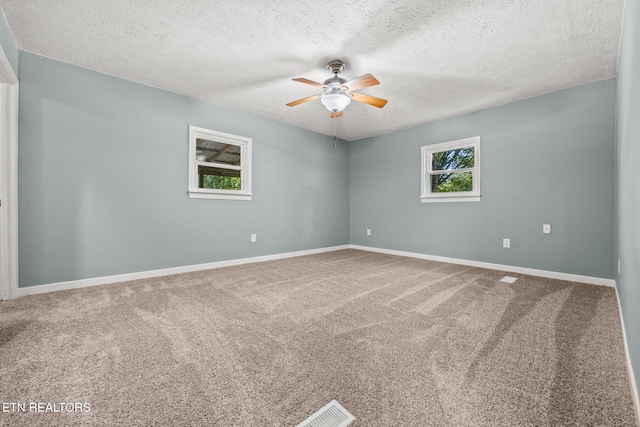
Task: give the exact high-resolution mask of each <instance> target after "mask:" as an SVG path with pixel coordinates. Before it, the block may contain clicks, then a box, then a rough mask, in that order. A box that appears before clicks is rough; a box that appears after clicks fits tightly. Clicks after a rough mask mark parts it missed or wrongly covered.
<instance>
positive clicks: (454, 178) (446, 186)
mask: <svg viewBox="0 0 640 427" xmlns="http://www.w3.org/2000/svg"><path fill="white" fill-rule="evenodd" d="M457 191H473V177H472V175H471V172H454V173H441V174H437V175H431V192H432V193H451V192H457Z"/></svg>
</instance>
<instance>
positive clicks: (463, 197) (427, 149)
mask: <svg viewBox="0 0 640 427" xmlns="http://www.w3.org/2000/svg"><path fill="white" fill-rule="evenodd" d="M464 147H473V151H474V161H473V164H474V167H473V168H466V169H456V171H458V172H465V171H471V173H472V175H473V190H471V191H460V192H455V193H453V192H452V193H432V192H431V179H430V178H431V175H432V174H433V173H434V171H433V170H432V169H431V167H432V164H433V163H432V161H431V156H432V155H433V153H439V152H441V151H449V150H456V149H458V148H464ZM420 154H421V156H420V157H421V192H420V201H421V202H422V203H434V202H479V201H480V176H481V174H480V157H481V156H480V137H479V136H474V137H471V138H464V139H457V140H455V141H449V142H442V143H439V144H433V145H425V146H423V147H422V148H421V151H420Z"/></svg>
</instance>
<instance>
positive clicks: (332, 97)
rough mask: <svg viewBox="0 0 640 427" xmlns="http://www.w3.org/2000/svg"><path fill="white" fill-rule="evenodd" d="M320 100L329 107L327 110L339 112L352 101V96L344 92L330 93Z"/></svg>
mask: <svg viewBox="0 0 640 427" xmlns="http://www.w3.org/2000/svg"><path fill="white" fill-rule="evenodd" d="M320 101H322V103H323V104H324V106H325V107H327V110H329V111H332V112H334V113H337V112H338V111H342V110H344V109H345V107H346V106H347V105H349V103H351V98H349V97H348V96H347V95H345V94H344V93H328V94H326V95H323V96H322V98H320Z"/></svg>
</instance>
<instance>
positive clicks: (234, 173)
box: [198, 165, 242, 190]
mask: <svg viewBox="0 0 640 427" xmlns="http://www.w3.org/2000/svg"><path fill="white" fill-rule="evenodd" d="M241 184H242V183H241V181H240V171H239V170H231V169H223V168H216V167H210V166H202V165H199V166H198V188H211V189H216V190H241V189H242V185H241Z"/></svg>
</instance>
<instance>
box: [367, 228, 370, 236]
mask: <svg viewBox="0 0 640 427" xmlns="http://www.w3.org/2000/svg"><path fill="white" fill-rule="evenodd" d="M367 236H371V229H370V228H367Z"/></svg>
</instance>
